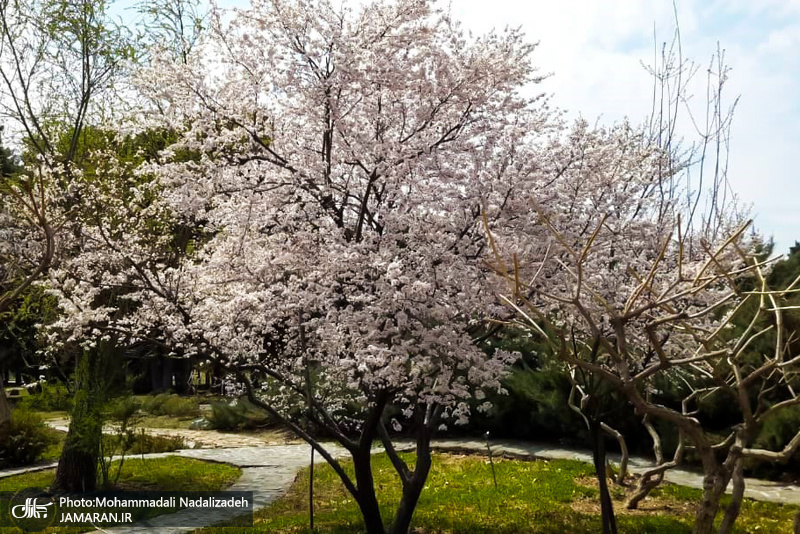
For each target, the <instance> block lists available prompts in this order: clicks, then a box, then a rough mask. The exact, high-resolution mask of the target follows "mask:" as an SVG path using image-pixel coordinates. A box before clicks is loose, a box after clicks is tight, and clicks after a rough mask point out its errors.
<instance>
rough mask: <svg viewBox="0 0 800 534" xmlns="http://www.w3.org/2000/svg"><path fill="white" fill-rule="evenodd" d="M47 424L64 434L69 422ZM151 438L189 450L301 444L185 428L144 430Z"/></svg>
mask: <svg viewBox="0 0 800 534" xmlns="http://www.w3.org/2000/svg"><path fill="white" fill-rule="evenodd" d="M47 424H48V425H49V426H50V427H51V428H54V429H56V430H60V431H61V432H66V431H67V430H69V421H68V420H66V419H53V420H50V421H47ZM144 430H145V431H146V432H147V433H148V434H150V435H152V436H164V437H180V438H183V441H184V443H185V444H186V447H187V448H189V449H216V448H232V447H264V446H265V445H286V444H289V443H301V442H300V441H299V440H298V439H296V438H292V437H287V436H289V434H285V433H283V432H280V431H274V432H266V431H265V432H260V433H236V432H220V431H218V430H189V429H185V428H146V429H144ZM103 431H104V432H107V433H113V432H114V428H113V427H112V426H109V425H106V427H105V428H104V429H103Z"/></svg>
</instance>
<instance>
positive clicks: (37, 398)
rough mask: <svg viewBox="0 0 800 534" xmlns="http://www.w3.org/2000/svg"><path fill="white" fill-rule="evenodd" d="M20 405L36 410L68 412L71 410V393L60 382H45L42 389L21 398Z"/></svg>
mask: <svg viewBox="0 0 800 534" xmlns="http://www.w3.org/2000/svg"><path fill="white" fill-rule="evenodd" d="M20 407H24V408H27V409H28V410H33V411H37V412H69V411H72V394H71V393H70V392H69V390H68V389H67V386H65V385H64V384H62V383H61V382H53V383H47V382H45V383H43V384H42V391H41V392H40V393H34V394H33V395H28V396H27V397H25V398H24V399H22V400H21V401H20Z"/></svg>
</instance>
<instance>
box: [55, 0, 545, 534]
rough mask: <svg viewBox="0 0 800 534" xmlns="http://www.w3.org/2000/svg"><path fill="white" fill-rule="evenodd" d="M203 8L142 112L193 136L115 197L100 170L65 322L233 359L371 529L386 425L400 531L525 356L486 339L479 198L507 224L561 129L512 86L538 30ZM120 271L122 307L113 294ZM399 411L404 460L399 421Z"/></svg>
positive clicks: (366, 12)
mask: <svg viewBox="0 0 800 534" xmlns="http://www.w3.org/2000/svg"><path fill="white" fill-rule="evenodd" d="M210 21H211V25H210V28H209V31H208V34H207V35H206V37H205V41H203V42H201V43H199V44H198V45H197V46H196V47H194V48H193V49H192V53H191V54H190V55H188V56H187V58H186V61H185V62H183V61H182V62H174V61H171V60H169V59H164V60H159V59H158V58H156V59H155V60H154V63H153V65H152V67H151V68H149V69H148V70H146V71H144V72H142V73H141V76H140V79H139V87H140V89H141V94H142V98H143V100H145V101H146V102H149V104H150V108H151V109H152V110H153V112H152V113H150V114H148V115H147V116H146V121H145V123H144V125H143V126H144V127H147V128H161V129H167V130H170V131H174V132H177V133H178V139H177V142H176V143H174V144H172V145H171V146H170V147H169V148H168V149H167V150H166V151H165V152H164V153H163V154H161V155H160V156H159V157H158V158H156V159H154V160H153V161H151V162H150V164H147V165H144V166H143V167H142V168H141V169H140V173H141V176H142V180H141V181H140V184H139V185H135V186H131V188H130V189H129V190H128V191H127V192H126V193H125V195H124V196H123V197H124V198H119V197H120V195H119V194H115V195H110V196H109V193H108V192H106V191H104V190H103V187H101V186H98V185H97V184H89V185H87V186H86V189H85V191H84V193H83V195H82V197H83V198H86V199H89V198H91V199H95V201H94V204H93V205H94V206H96V207H97V209H96V210H95V211H94V213H93V217H92V220H93V221H94V223H93V225H91V226H90V227H87V229H86V230H85V231H86V232H87V233H89V232H90V233H91V236H90V237H88V238H87V239H86V241H85V243H86V245H87V246H86V247H85V249H84V253H83V254H82V255H81V257H80V258H79V260H78V261H75V262H73V263H72V264H70V265H68V266H64V267H63V268H61V269H59V270H57V271H54V272H53V275H52V280H53V283H54V285H55V286H56V288H57V289H56V290H55V293H57V294H58V296H59V298H60V299H61V302H62V304H63V306H64V307H65V308H69V309H71V310H72V311H73V312H74V313H70V314H67V315H66V316H65V318H64V319H63V320H62V321H61V322H60V323H59V324H58V325H57V327H59V329H60V330H61V331H63V332H66V333H68V335H69V336H71V338H73V339H81V340H83V341H84V342H86V343H93V342H94V340H96V339H98V338H99V339H103V338H104V337H106V338H108V336H112V335H113V336H117V339H120V340H123V341H124V340H125V339H127V340H129V341H132V340H145V339H146V340H150V341H152V342H154V343H158V344H160V345H162V346H164V347H168V348H169V350H171V351H172V352H173V353H174V354H176V355H186V356H188V355H199V356H201V357H207V358H213V359H215V360H216V361H218V362H220V363H223V364H224V365H226V366H227V367H228V368H229V369H230V370H231V372H232V373H233V375H234V377H235V380H236V382H237V383H238V384H239V385H240V386H241V387H242V388H243V390H244V391H245V392H246V394H247V395H248V397H249V399H250V400H251V401H252V402H253V403H255V404H256V405H258V406H260V407H262V408H264V409H265V410H267V411H268V412H269V413H270V414H272V415H273V416H274V417H275V418H276V419H278V420H280V421H282V422H284V423H285V424H286V425H288V426H289V427H290V428H292V429H293V430H294V431H295V432H296V433H297V434H298V435H299V436H301V437H302V438H303V439H305V440H306V441H307V442H309V443H310V444H311V445H312V447H313V448H314V449H315V450H316V451H318V452H319V454H321V455H322V456H323V457H324V458H325V459H326V460H327V461H328V462H329V463H330V464H331V465H332V467H333V469H334V470H335V471H336V472H337V473H338V474H339V476H340V477H341V479H342V481H343V483H344V485H345V487H346V488H347V489H348V491H349V492H350V493H351V494H352V495H353V497H354V498H355V500H356V501H357V502H358V504H359V506H360V509H361V512H362V514H363V516H364V521H365V526H366V528H367V530H368V531H369V532H371V533H381V532H384V531H385V526H384V520H385V518H382V517H381V514H380V511H379V508H378V501H377V498H376V494H375V487H374V484H373V481H372V474H371V465H370V450H371V447H372V444H373V441H374V440H377V439H379V440H380V441H381V442H382V444H383V446H384V447H385V449H386V451H387V453H388V455H389V457H390V459H391V461H392V463H393V465H394V467H395V468H396V471H397V473H398V476H399V477H400V479H401V481H402V485H403V493H402V498H401V501H400V503H399V505H398V508H397V511H396V513H395V515H394V520H393V523H392V525H391V527H390V531H391V532H397V533H404V532H407V531H408V530H409V528H410V521H411V517H412V514H413V511H414V508H415V505H416V503H417V500H418V498H419V495H420V493H421V491H422V489H423V486H424V483H425V480H426V477H427V474H428V471H429V469H430V465H431V454H430V440H431V436H432V435H433V434H434V432H435V431H436V430H437V429H439V428H440V427H441V426H442V425H447V424H451V423H459V422H464V421H466V420H467V418H468V416H469V401H470V400H471V399H473V398H474V397H477V398H478V399H481V398H482V397H483V395H484V392H485V391H487V390H489V389H493V390H497V389H500V382H499V379H500V378H501V377H502V375H503V373H504V369H505V368H506V366H507V365H508V364H509V363H510V362H512V361H513V360H514V356H513V355H511V354H507V353H503V352H497V353H495V354H493V355H489V356H487V355H486V354H485V353H483V352H482V351H481V350H479V349H478V348H477V347H476V346H475V344H474V343H473V341H472V337H473V335H474V333H475V332H476V330H477V327H478V326H479V325H480V324H481V321H482V319H483V316H484V310H487V309H491V306H492V305H493V304H495V298H496V297H495V296H494V295H495V294H496V293H495V291H492V289H491V284H492V279H493V277H492V276H490V274H491V273H490V272H489V270H488V269H486V268H485V265H483V264H482V261H481V260H482V258H483V254H484V252H485V246H486V235H485V233H484V232H483V229H482V227H481V226H482V225H481V213H482V211H484V210H488V211H489V212H491V214H492V215H490V216H489V218H488V219H487V220H488V221H489V224H490V225H493V224H496V223H497V222H498V221H499V220H500V214H501V213H502V210H501V208H503V207H504V206H505V205H506V204H507V203H508V202H509V201H511V200H512V199H515V198H516V197H517V196H518V195H519V194H522V192H520V191H518V190H519V188H521V187H527V182H526V179H527V178H526V177H528V176H530V175H531V170H532V169H533V168H535V165H536V161H538V160H537V155H536V154H537V150H536V149H535V148H534V147H535V144H533V143H529V142H527V141H528V140H530V139H531V138H535V137H536V136H540V135H542V134H543V133H545V131H546V129H547V128H549V127H550V124H551V114H550V112H549V111H548V109H547V106H546V104H545V103H544V101H540V99H539V98H533V99H531V98H527V97H524V96H523V95H522V94H521V93H520V89H521V88H522V87H523V86H526V85H528V84H530V83H534V82H537V81H538V80H539V78H538V77H537V76H536V73H535V70H534V69H533V68H532V67H531V58H530V55H531V52H532V51H533V49H534V47H533V46H532V45H529V44H526V43H525V41H524V39H523V36H522V35H521V34H520V33H519V32H517V31H513V30H509V31H505V32H501V33H492V34H489V35H486V36H482V37H478V38H473V37H471V36H467V35H465V34H464V32H463V31H462V30H461V29H460V28H459V26H458V24H457V23H455V22H454V21H452V20H451V19H450V18H449V16H448V14H447V13H445V12H442V11H440V10H437V9H434V7H433V6H432V2H429V1H427V0H400V1H398V2H396V3H391V4H385V3H375V4H369V5H366V6H364V7H363V8H360V9H357V10H354V9H350V8H347V7H337V6H336V5H335V4H333V3H331V2H328V1H325V0H319V1H314V2H307V1H290V0H274V1H258V0H256V1H254V3H253V6H252V8H251V9H249V10H244V11H237V12H235V13H233V14H232V15H231V16H230V17H228V16H223V15H222V14H220V13H216V12H214V13H212V14H211V18H210ZM122 219H128V220H129V223H126V224H121V223H120V221H121V220H122ZM165 229H166V231H165ZM181 233H183V234H187V233H188V235H189V236H190V239H188V240H184V241H183V242H182V245H181V246H180V247H176V246H175V242H176V239H175V236H176V235H178V234H181ZM112 288H114V290H115V291H117V302H118V304H116V305H110V304H108V301H107V300H106V301H104V305H103V306H98V305H97V302H98V299H97V296H98V294H100V293H102V292H104V291H109V290H111V289H112ZM123 302H124V303H125V304H124V306H123V304H122V303H123ZM118 336H125V337H124V338H120V337H118ZM298 406H300V407H302V410H303V411H304V413H305V416H306V417H307V418H308V419H309V420H310V421H312V422H313V424H314V425H315V426H316V427H317V428H318V429H320V430H322V431H323V432H324V433H325V434H326V435H328V436H330V437H332V438H334V439H335V440H336V441H337V442H338V443H339V444H340V445H341V446H343V447H344V448H345V449H346V450H347V451H348V452H349V454H350V456H351V457H352V459H353V462H354V466H355V470H354V473H355V475H354V476H353V477H351V476H350V475H348V474H347V473H346V472H345V470H344V469H342V467H341V466H340V464H339V463H338V462H337V461H336V460H335V459H334V457H333V455H332V454H331V453H330V451H328V450H326V448H325V447H324V446H323V445H322V444H321V443H320V442H319V441H317V440H316V439H315V437H314V436H313V435H312V434H311V433H310V432H308V431H307V429H306V428H305V427H304V426H301V425H300V424H298V422H297V420H296V419H294V418H292V417H291V416H290V412H291V411H292V409H296V408H297V407H298ZM401 428H404V429H405V430H406V431H407V432H408V433H409V434H410V435H411V436H413V438H414V439H415V442H416V445H415V450H416V461H415V464H414V465H413V466H409V465H407V464H406V462H405V461H404V460H403V458H402V457H401V456H400V455H399V454H398V453H397V451H396V450H395V447H394V446H393V443H392V439H391V437H390V431H391V430H392V429H394V430H395V431H396V430H400V429H401Z"/></svg>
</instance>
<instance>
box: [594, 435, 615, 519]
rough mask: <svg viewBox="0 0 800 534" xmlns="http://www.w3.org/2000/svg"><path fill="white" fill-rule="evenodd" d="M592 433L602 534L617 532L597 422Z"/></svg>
mask: <svg viewBox="0 0 800 534" xmlns="http://www.w3.org/2000/svg"><path fill="white" fill-rule="evenodd" d="M591 433H592V460H593V462H594V472H595V474H596V475H597V483H598V485H599V488H600V513H601V516H602V520H603V534H617V521H616V519H615V518H614V502H613V501H612V500H611V493H610V492H609V491H608V478H607V477H606V438H605V434H603V429H602V428H601V427H600V424H599V423H593V424H592V426H591Z"/></svg>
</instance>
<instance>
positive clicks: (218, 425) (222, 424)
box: [208, 399, 270, 430]
mask: <svg viewBox="0 0 800 534" xmlns="http://www.w3.org/2000/svg"><path fill="white" fill-rule="evenodd" d="M208 422H209V423H210V424H211V428H215V429H217V430H238V429H244V428H256V427H260V426H264V425H267V424H269V422H270V419H269V416H268V415H266V414H265V413H264V412H263V411H261V410H260V409H258V408H256V407H255V406H253V405H252V404H251V403H250V402H248V401H246V400H244V399H235V400H233V401H231V402H230V403H228V402H224V401H215V402H212V403H211V415H209V417H208Z"/></svg>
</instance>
